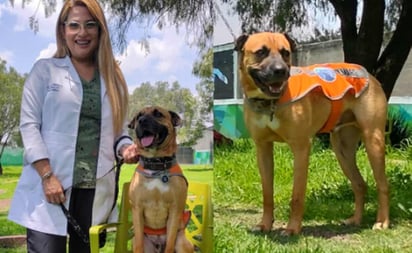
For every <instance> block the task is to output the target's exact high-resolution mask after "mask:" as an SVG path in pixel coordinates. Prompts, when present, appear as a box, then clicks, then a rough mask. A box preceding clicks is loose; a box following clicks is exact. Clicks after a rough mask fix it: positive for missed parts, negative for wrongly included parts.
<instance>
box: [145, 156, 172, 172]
mask: <svg viewBox="0 0 412 253" xmlns="http://www.w3.org/2000/svg"><path fill="white" fill-rule="evenodd" d="M139 164H140V165H141V166H142V167H143V168H145V169H147V170H168V169H170V168H171V167H173V166H174V165H175V164H177V160H176V156H175V155H173V156H165V157H152V158H148V157H143V156H140V159H139Z"/></svg>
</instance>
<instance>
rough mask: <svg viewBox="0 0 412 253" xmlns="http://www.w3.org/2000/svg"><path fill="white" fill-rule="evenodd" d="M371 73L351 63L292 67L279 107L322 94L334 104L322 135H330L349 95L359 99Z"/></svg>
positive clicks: (321, 131)
mask: <svg viewBox="0 0 412 253" xmlns="http://www.w3.org/2000/svg"><path fill="white" fill-rule="evenodd" d="M368 84H369V73H368V72H367V71H366V69H364V68H363V67H362V66H360V65H357V64H349V63H326V64H315V65H311V66H307V67H292V68H291V71H290V77H289V83H288V86H287V88H286V90H285V92H284V94H283V95H282V97H281V98H280V99H279V101H278V102H277V104H278V105H281V104H285V103H290V102H294V101H296V100H299V99H301V98H302V97H303V96H305V95H306V94H308V93H309V92H322V93H323V94H324V95H325V96H326V97H327V98H329V99H330V100H331V101H332V110H331V112H330V115H329V118H328V120H327V121H326V123H325V124H324V126H323V127H322V128H321V129H320V130H319V133H327V132H330V131H331V130H332V129H333V128H334V127H335V125H336V123H337V121H338V120H339V118H340V116H341V113H342V107H343V101H342V98H343V96H344V95H345V94H346V93H348V92H349V93H350V94H353V95H354V96H355V97H359V96H360V95H361V94H362V93H363V92H364V91H365V90H366V89H367V87H368Z"/></svg>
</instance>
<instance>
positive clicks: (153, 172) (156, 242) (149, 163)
mask: <svg viewBox="0 0 412 253" xmlns="http://www.w3.org/2000/svg"><path fill="white" fill-rule="evenodd" d="M180 123H181V119H180V117H179V115H178V114H176V113H175V112H172V111H168V110H166V109H164V108H161V107H158V106H150V107H146V108H144V109H142V110H141V111H140V112H138V113H137V115H136V116H135V117H134V118H133V120H132V121H131V122H130V124H129V127H130V128H132V129H133V130H134V131H135V133H136V141H135V142H136V145H137V149H138V150H139V154H140V161H139V165H138V167H137V168H136V172H135V173H134V175H133V178H132V181H131V183H130V190H129V196H130V202H131V206H132V215H133V230H134V242H133V252H134V253H137V252H142V253H143V252H144V253H152V252H156V253H157V252H165V253H173V252H177V253H189V252H194V247H193V245H192V243H191V242H190V241H189V240H188V239H187V238H186V237H185V227H186V225H187V223H188V221H189V219H190V213H187V212H185V206H186V198H187V189H188V182H187V180H186V178H185V177H184V175H183V173H182V170H181V168H180V167H179V165H178V164H177V161H176V157H175V153H176V148H177V143H176V129H175V128H176V127H177V126H179V125H180Z"/></svg>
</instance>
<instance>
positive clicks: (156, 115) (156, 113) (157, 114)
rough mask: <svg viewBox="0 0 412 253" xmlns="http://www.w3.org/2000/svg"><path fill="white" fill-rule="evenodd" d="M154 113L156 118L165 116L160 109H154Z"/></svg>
mask: <svg viewBox="0 0 412 253" xmlns="http://www.w3.org/2000/svg"><path fill="white" fill-rule="evenodd" d="M153 115H154V116H155V117H156V118H162V117H163V114H162V113H161V112H160V111H159V110H154V111H153Z"/></svg>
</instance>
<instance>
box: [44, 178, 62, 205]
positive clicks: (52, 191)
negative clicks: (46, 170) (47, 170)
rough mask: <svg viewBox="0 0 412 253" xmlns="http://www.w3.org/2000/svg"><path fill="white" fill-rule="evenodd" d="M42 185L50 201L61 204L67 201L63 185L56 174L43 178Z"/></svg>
mask: <svg viewBox="0 0 412 253" xmlns="http://www.w3.org/2000/svg"><path fill="white" fill-rule="evenodd" d="M42 185H43V192H44V195H45V196H46V200H47V201H48V202H49V203H51V204H60V203H64V202H65V201H66V196H65V195H64V191H63V187H62V185H61V183H60V181H59V179H58V178H57V177H56V176H55V175H54V174H52V175H51V176H50V177H48V178H46V179H42Z"/></svg>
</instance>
